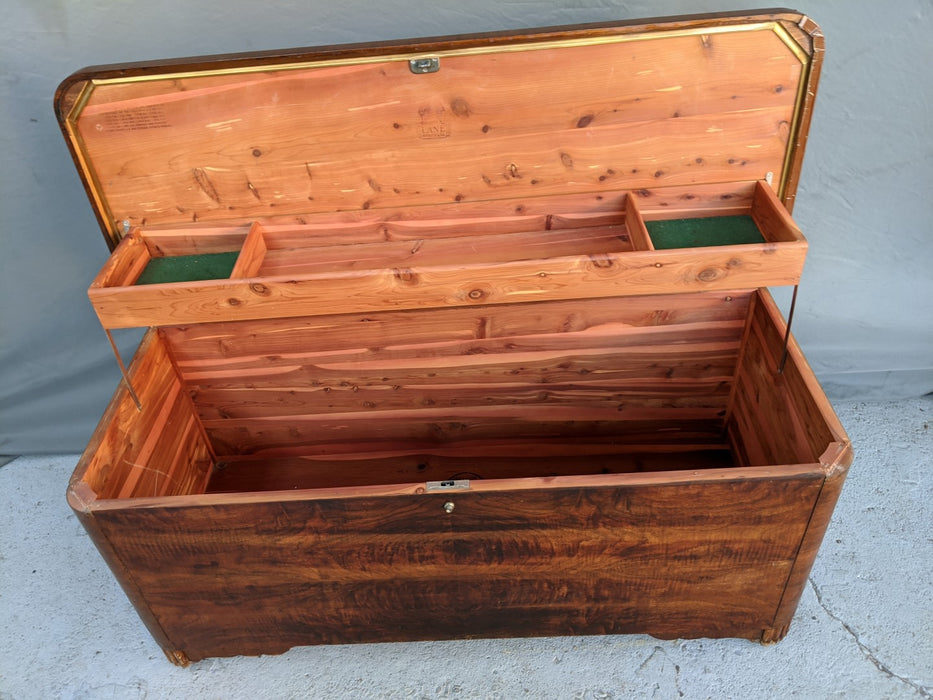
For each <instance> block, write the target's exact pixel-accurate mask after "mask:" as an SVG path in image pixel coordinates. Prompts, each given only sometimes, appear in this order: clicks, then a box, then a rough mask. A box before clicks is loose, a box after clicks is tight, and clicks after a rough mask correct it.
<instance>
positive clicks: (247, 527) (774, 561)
mask: <svg viewBox="0 0 933 700" xmlns="http://www.w3.org/2000/svg"><path fill="white" fill-rule="evenodd" d="M795 471H796V472H797V473H796V474H794V478H793V479H789V478H784V479H780V478H779V479H774V478H771V476H772V475H769V476H768V477H767V478H758V479H743V480H729V479H725V480H722V481H718V482H712V483H711V482H710V481H708V480H705V479H698V480H697V481H696V482H695V483H686V484H677V485H664V484H663V483H662V484H655V485H651V486H617V487H603V488H573V489H538V490H535V489H532V490H526V491H521V492H509V493H495V492H492V493H457V494H443V495H431V494H427V495H414V496H400V497H388V498H351V499H343V498H342V499H336V500H322V501H306V500H295V501H286V502H257V503H243V504H227V505H209V504H205V505H204V506H201V507H187V508H174V507H171V506H168V507H150V508H145V509H142V508H137V509H120V510H101V511H97V512H95V514H94V519H95V521H97V523H98V524H99V526H100V527H101V529H102V530H103V532H104V533H106V536H107V538H108V539H109V541H110V542H111V543H112V544H113V546H114V548H116V549H117V550H118V551H120V552H121V558H122V561H123V562H124V564H125V566H126V567H127V569H128V570H129V571H131V572H132V574H131V576H132V580H133V581H134V582H135V583H136V585H138V586H139V588H140V589H141V590H144V591H145V597H146V602H147V604H148V606H149V607H150V608H151V610H152V611H153V612H154V614H155V616H156V617H157V618H158V620H159V621H160V623H161V625H162V627H163V628H164V630H165V632H166V634H167V636H168V638H169V640H170V647H169V648H171V649H180V650H184V652H185V654H186V655H187V657H188V658H189V659H191V660H197V659H200V658H203V657H205V656H227V655H231V654H259V653H270V652H280V651H284V650H285V649H287V648H288V647H290V646H294V645H298V644H317V643H345V642H365V641H384V640H387V639H392V640H417V639H445V638H455V637H498V636H524V635H555V634H606V633H628V632H648V633H651V634H654V635H656V636H659V637H668V638H671V637H683V636H686V637H696V636H738V637H747V638H758V637H760V635H761V632H762V629H764V628H766V627H769V626H771V625H772V623H773V616H774V613H775V611H776V609H777V606H778V604H779V602H780V599H781V596H782V594H783V591H784V583H785V580H786V578H787V576H788V574H789V572H790V570H791V568H792V566H793V563H794V558H795V556H796V554H797V548H798V545H799V542H800V539H801V538H802V537H803V534H804V532H805V531H806V528H807V522H808V519H809V514H810V512H811V511H812V508H813V504H814V502H815V500H816V498H817V496H818V494H819V491H820V485H821V483H822V478H823V474H822V472H820V471H819V470H817V469H816V468H813V469H812V470H811V472H809V473H800V471H801V470H795ZM779 475H780V470H778V472H776V473H775V474H773V476H779ZM448 501H449V502H452V503H453V504H454V506H455V508H454V510H453V512H451V513H447V512H446V511H445V509H444V508H443V506H444V503H445V502H448Z"/></svg>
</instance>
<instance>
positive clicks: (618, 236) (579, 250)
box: [89, 182, 806, 328]
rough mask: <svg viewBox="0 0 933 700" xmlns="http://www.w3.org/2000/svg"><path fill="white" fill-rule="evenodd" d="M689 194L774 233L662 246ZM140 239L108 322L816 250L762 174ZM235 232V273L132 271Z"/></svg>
mask: <svg viewBox="0 0 933 700" xmlns="http://www.w3.org/2000/svg"><path fill="white" fill-rule="evenodd" d="M736 192H738V193H739V194H738V196H736V194H735V193H736ZM717 193H718V194H717ZM639 200H644V201H647V202H648V203H647V204H644V203H640V202H639ZM678 200H679V202H680V204H681V209H679V210H677V211H678V212H679V213H681V214H683V213H684V212H690V213H691V215H694V216H723V215H734V214H736V213H737V212H738V213H744V214H747V215H749V216H751V217H752V218H753V219H754V220H755V222H756V225H757V226H758V228H759V229H760V230H761V231H762V233H763V235H764V237H765V239H766V242H764V243H761V244H752V245H739V246H735V245H725V246H705V247H701V248H687V249H671V250H655V249H654V246H653V244H652V243H651V239H650V236H649V235H648V231H647V228H646V224H645V219H647V220H648V221H649V222H650V221H652V220H654V219H656V218H661V217H664V216H668V215H669V214H670V213H671V209H672V208H671V207H670V206H669V205H670V203H671V202H672V201H678ZM683 202H688V203H689V208H687V209H684V208H683ZM723 203H725V204H726V206H723ZM202 236H203V240H202ZM129 240H130V243H129V244H121V246H119V247H118V248H117V250H116V252H115V254H114V256H113V257H112V259H111V262H109V263H108V265H107V267H106V268H105V270H104V271H103V272H102V273H101V275H99V277H98V280H97V281H96V282H95V284H94V285H92V287H91V289H90V290H89V295H90V297H91V301H92V303H93V304H94V307H95V309H96V311H97V314H98V317H99V318H100V320H101V323H102V324H103V325H104V327H105V328H122V327H131V326H141V325H158V326H166V325H178V324H184V323H202V322H210V321H218V320H220V319H232V320H249V319H263V318H287V317H299V316H303V315H307V314H308V313H309V310H310V309H315V310H318V311H316V312H317V313H323V314H327V313H345V312H349V311H353V310H357V311H363V312H374V313H375V312H381V311H386V310H390V309H423V308H451V307H459V306H480V305H489V304H511V303H516V302H526V301H548V300H565V299H580V300H583V299H599V298H609V297H620V296H624V297H627V296H635V295H644V294H657V293H663V292H687V291H709V290H723V291H725V290H730V289H742V288H752V287H760V286H777V285H785V284H796V283H797V281H798V280H799V278H800V273H801V271H802V268H803V260H804V257H805V255H806V241H805V240H804V239H803V237H802V236H801V235H800V232H799V230H798V229H797V227H796V226H795V225H794V224H793V221H792V220H791V218H790V216H789V215H788V214H787V213H786V211H784V210H783V207H782V206H781V205H780V203H779V202H778V201H777V199H776V198H775V196H774V194H773V192H772V191H771V189H770V188H769V187H768V186H767V185H765V184H763V183H754V182H752V183H745V184H744V185H743V186H742V185H737V184H736V183H730V184H728V185H723V186H717V187H716V188H712V187H709V186H704V187H702V188H699V189H696V190H690V189H679V190H677V191H667V189H666V188H664V189H661V190H654V191H647V190H646V191H641V192H636V193H634V194H629V193H616V194H615V195H613V196H611V197H609V198H608V201H607V197H605V196H604V195H593V196H588V197H580V196H568V197H567V198H553V199H551V198H547V202H535V201H532V200H522V201H511V202H496V203H487V204H484V205H470V206H465V207H464V208H462V210H459V211H457V210H456V209H449V208H447V207H440V208H438V207H422V208H414V209H410V208H409V209H405V210H399V211H385V212H376V213H372V214H367V215H366V216H362V217H360V216H358V217H356V218H354V217H347V216H345V215H336V214H335V215H328V216H324V215H321V216H317V217H308V218H307V219H304V220H303V221H302V223H299V224H291V225H289V224H262V223H254V224H253V225H252V226H251V228H249V229H248V231H247V230H246V229H244V228H243V227H240V228H237V229H228V230H209V231H207V232H206V233H204V234H202V233H201V232H200V231H199V230H196V229H188V230H177V231H167V232H165V231H162V232H160V231H137V232H134V234H133V235H131V236H130V237H129ZM133 241H136V243H135V244H134V243H133ZM140 242H146V245H145V246H142V245H140V244H139V243H140ZM234 244H235V245H236V246H237V249H238V250H241V249H242V250H241V252H240V256H239V258H238V260H237V264H236V266H235V267H234V270H233V272H232V274H231V277H230V279H223V280H206V281H200V282H178V283H174V284H163V285H147V286H135V285H132V282H133V281H135V277H134V276H133V275H134V274H138V270H139V269H140V267H145V260H146V258H145V256H146V255H147V253H148V251H150V250H157V251H159V252H160V253H164V251H165V249H166V247H169V248H170V249H171V250H172V252H173V254H182V253H184V254H191V253H197V252H206V251H211V252H214V251H216V250H217V249H218V248H220V247H223V246H226V247H227V249H229V247H230V246H231V245H234ZM143 248H145V250H143ZM115 271H121V274H116V272H115Z"/></svg>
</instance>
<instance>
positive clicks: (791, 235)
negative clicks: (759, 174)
mask: <svg viewBox="0 0 933 700" xmlns="http://www.w3.org/2000/svg"><path fill="white" fill-rule="evenodd" d="M751 216H752V219H754V221H755V225H757V226H758V230H759V231H761V234H762V235H763V236H764V237H765V239H766V240H768V241H774V242H782V243H785V242H786V243H790V242H794V241H803V240H804V237H803V234H801V233H800V229H799V228H798V227H797V224H795V223H794V220H793V219H792V218H791V215H790V213H789V212H788V211H787V209H786V208H785V207H784V205H783V204H781V202H780V200H779V199H778V198H777V195H776V194H775V193H774V190H772V189H771V187H770V186H769V185H768V184H767V183H766V182H765V181H764V180H759V181H758V182H757V183H756V185H755V194H754V197H753V199H752V209H751Z"/></svg>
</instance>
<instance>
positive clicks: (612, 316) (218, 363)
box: [164, 293, 748, 457]
mask: <svg viewBox="0 0 933 700" xmlns="http://www.w3.org/2000/svg"><path fill="white" fill-rule="evenodd" d="M747 303H748V293H744V294H741V293H732V294H727V295H713V294H707V295H671V296H661V297H638V298H631V299H625V300H619V299H606V300H596V301H593V302H591V303H587V304H585V305H582V304H576V303H573V302H558V303H544V304H528V305H521V306H502V307H481V308H477V309H443V310H429V311H421V312H409V313H389V314H368V315H359V314H357V315H335V316H330V317H314V318H303V319H290V320H266V321H255V322H253V321H250V322H242V323H222V324H210V325H200V326H186V327H179V328H169V329H165V331H164V333H165V337H166V339H167V341H168V343H169V344H170V346H171V347H172V351H173V355H174V356H175V358H176V361H177V365H178V368H179V372H180V374H181V377H182V381H183V382H184V384H185V388H186V390H187V391H188V392H190V394H191V396H192V398H193V400H194V403H195V405H196V407H197V411H198V415H199V416H200V418H201V419H202V420H203V425H204V427H205V429H206V431H207V433H208V435H209V436H210V438H211V440H212V442H213V444H214V447H215V449H216V451H217V454H218V455H224V456H227V457H230V456H234V455H247V454H261V455H265V456H273V455H277V456H289V455H300V454H305V455H312V454H317V455H336V454H341V455H350V454H356V453H363V452H379V451H388V452H407V453H417V452H418V451H419V450H427V451H429V452H431V451H432V450H439V449H443V448H445V447H448V446H450V445H452V444H456V445H458V446H459V447H461V448H465V447H466V446H468V445H473V446H474V447H475V446H477V445H481V444H498V445H499V448H500V449H501V447H502V445H503V444H505V443H506V442H508V441H518V442H519V443H523V444H531V443H535V442H538V441H541V440H545V439H553V440H556V441H558V442H563V443H566V442H568V441H571V440H572V441H577V440H579V439H582V438H608V437H612V438H614V439H616V440H617V441H618V442H619V443H625V444H632V443H636V444H644V443H647V444H656V443H657V442H658V440H659V439H661V437H660V436H659V434H658V431H660V430H664V431H665V432H664V438H663V439H664V440H665V441H667V442H678V441H680V442H695V443H704V442H709V440H710V439H713V438H716V437H718V436H719V435H720V433H721V430H722V425H723V422H722V421H723V416H724V412H725V408H726V402H727V400H728V396H729V391H730V388H731V381H732V377H733V376H734V373H735V363H736V358H737V355H738V349H739V342H740V338H741V334H742V330H743V328H744V324H745V315H746V312H747ZM490 441H491V443H490ZM555 449H556V448H555ZM493 452H494V448H491V450H490V452H489V453H488V454H490V456H491V455H492V454H493Z"/></svg>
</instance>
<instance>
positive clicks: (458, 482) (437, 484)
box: [424, 479, 470, 491]
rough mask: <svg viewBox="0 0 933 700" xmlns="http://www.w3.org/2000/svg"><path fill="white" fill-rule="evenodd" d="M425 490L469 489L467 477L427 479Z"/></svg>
mask: <svg viewBox="0 0 933 700" xmlns="http://www.w3.org/2000/svg"><path fill="white" fill-rule="evenodd" d="M424 488H425V491H460V490H469V489H470V480H469V479H447V480H446V481H428V482H427V483H425V485H424Z"/></svg>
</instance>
